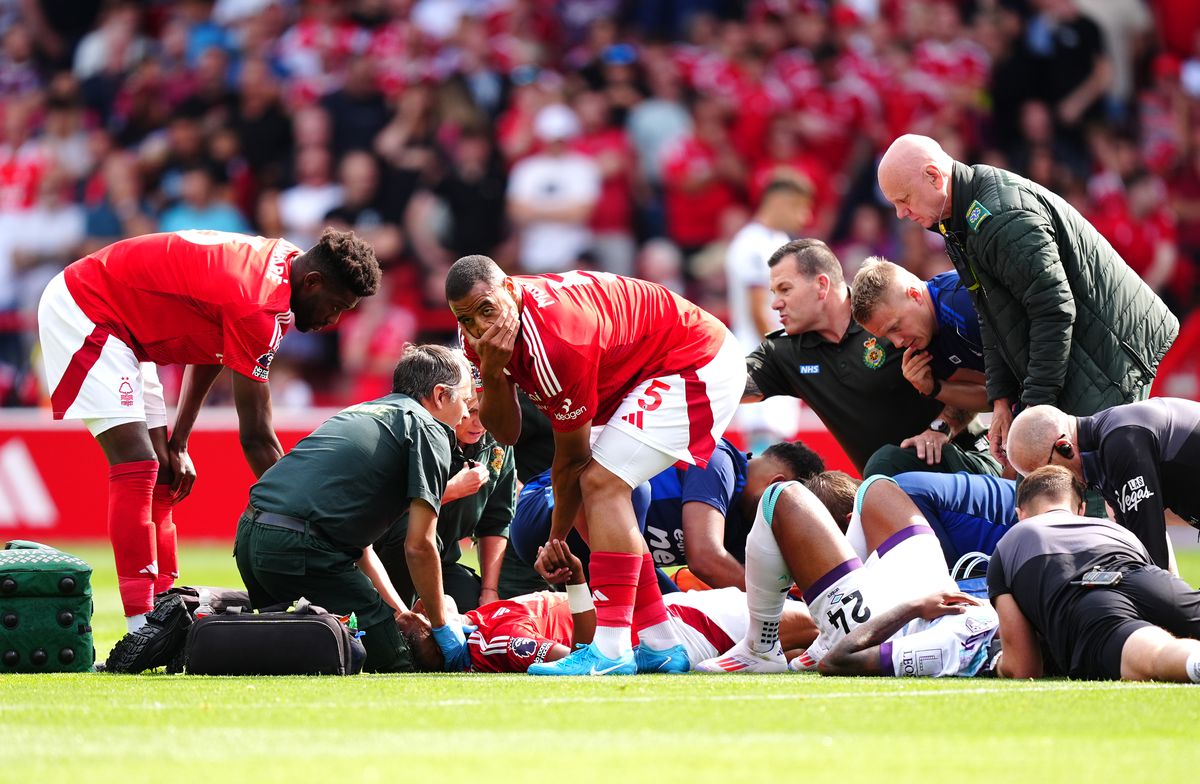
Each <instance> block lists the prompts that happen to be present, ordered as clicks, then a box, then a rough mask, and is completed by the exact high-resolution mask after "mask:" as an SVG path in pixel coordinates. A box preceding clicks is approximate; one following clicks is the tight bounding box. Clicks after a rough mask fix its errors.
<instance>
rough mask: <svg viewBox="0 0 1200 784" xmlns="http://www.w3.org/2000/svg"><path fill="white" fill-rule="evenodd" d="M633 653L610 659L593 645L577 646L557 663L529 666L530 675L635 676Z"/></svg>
mask: <svg viewBox="0 0 1200 784" xmlns="http://www.w3.org/2000/svg"><path fill="white" fill-rule="evenodd" d="M637 671H638V667H637V664H636V663H635V662H634V660H633V652H632V651H630V652H629V653H626V654H624V655H623V656H621V657H620V658H617V659H610V658H608V657H607V656H605V655H604V654H603V653H601V652H600V649H599V648H597V647H596V644H595V643H592V644H591V645H579V646H577V647H576V648H575V651H574V652H573V653H571V654H570V655H569V656H566V657H564V658H562V659H559V660H558V661H552V662H543V663H541V664H531V665H529V674H530V675H636V674H637Z"/></svg>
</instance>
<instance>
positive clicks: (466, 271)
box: [446, 256, 745, 674]
mask: <svg viewBox="0 0 1200 784" xmlns="http://www.w3.org/2000/svg"><path fill="white" fill-rule="evenodd" d="M446 299H447V300H448V301H449V303H450V308H451V310H452V311H453V312H454V314H455V317H456V318H457V319H458V322H459V325H460V328H461V330H462V334H463V341H464V344H465V348H466V352H467V357H468V359H470V360H471V362H472V363H473V364H475V365H476V366H477V367H478V368H479V371H480V375H481V377H482V380H483V389H484V394H483V403H482V405H481V407H480V418H481V419H482V421H483V423H484V425H485V426H486V427H487V429H488V430H489V431H490V432H491V433H492V434H493V435H494V436H496V438H497V439H499V440H500V441H501V442H503V443H509V444H511V443H514V442H515V441H516V439H517V438H518V436H519V435H520V432H521V415H520V408H519V407H518V404H517V397H516V388H517V387H520V388H521V389H522V390H523V391H524V392H525V393H526V394H527V395H528V396H529V399H530V400H532V401H533V403H534V404H535V405H536V406H537V407H538V408H539V409H541V410H542V411H543V412H544V413H545V414H546V415H547V416H548V417H549V419H550V422H551V424H552V425H553V428H554V445H555V455H554V461H553V464H552V466H551V482H552V484H553V486H554V497H555V499H556V504H555V507H554V510H553V513H552V519H551V526H550V539H551V540H557V539H562V538H564V537H565V536H566V533H567V531H568V530H570V528H571V526H572V525H575V524H576V523H577V522H578V523H579V524H580V525H581V527H586V529H587V531H586V533H585V538H588V537H590V543H591V547H592V554H591V564H590V565H591V576H592V584H593V587H595V589H596V596H597V599H598V604H597V624H598V630H597V633H596V638H595V641H594V642H593V644H592V645H589V646H588V647H587V648H584V649H580V650H577V651H576V652H574V653H572V654H571V656H569V657H568V658H567V660H564V663H562V664H561V665H560V666H558V667H555V671H554V672H550V673H545V674H583V673H592V674H608V673H612V674H620V673H623V672H633V671H634V670H635V669H641V670H643V671H647V670H654V671H679V672H683V671H686V669H687V664H686V655H685V653H684V651H683V649H682V646H681V643H680V641H679V639H678V635H677V634H675V632H674V630H673V629H672V627H671V625H670V624H669V623H668V616H667V611H666V608H665V606H664V605H663V601H662V594H661V593H659V590H658V583H657V579H656V577H655V573H654V565H653V563H652V562H651V560H650V554H649V552H648V551H647V550H646V546H645V541H644V539H643V538H642V537H641V535H640V534H639V532H638V527H637V521H636V519H635V517H634V513H633V505H632V498H631V496H632V491H633V488H634V487H637V486H638V485H640V484H641V483H642V482H645V481H647V480H648V479H649V478H650V477H652V476H654V475H655V474H657V473H659V472H660V471H662V470H664V469H666V468H668V467H669V466H671V465H673V464H675V463H678V462H682V463H690V464H694V465H699V466H704V465H706V463H707V461H708V458H709V457H710V456H711V454H712V451H713V449H714V448H715V447H716V440H717V439H718V438H719V437H720V436H721V434H722V433H723V432H724V430H725V426H726V425H727V424H728V423H729V420H730V418H732V416H733V412H734V410H735V409H736V407H737V405H738V403H739V401H740V399H741V395H742V392H743V389H744V380H745V358H744V356H743V355H742V353H741V350H740V349H739V347H738V343H737V341H736V339H735V338H734V337H733V335H732V334H731V333H730V332H729V330H728V329H726V328H725V326H724V325H723V324H721V322H719V321H718V320H717V319H716V318H714V317H713V316H712V315H710V314H708V313H706V312H705V311H703V310H701V309H700V308H698V307H697V306H695V305H694V304H692V303H691V302H688V301H687V300H685V299H683V298H682V297H679V296H677V295H676V294H674V293H672V292H671V291H669V290H668V289H666V288H664V287H662V286H659V285H657V284H654V283H647V282H646V281H641V280H636V279H633V278H624V277H620V276H617V275H612V274H609V273H601V272H577V271H573V272H568V273H564V274H561V275H558V274H548V275H538V276H518V277H509V276H506V275H505V274H504V272H503V271H502V270H501V269H500V268H499V267H498V266H497V265H496V263H495V262H494V261H492V260H491V259H489V258H487V257H486V256H466V257H464V258H462V259H459V260H458V261H457V262H455V264H454V266H453V267H451V269H450V273H449V275H448V276H447V278H446ZM580 512H582V513H583V515H582V517H581V519H580V520H579V521H577V520H576V516H577V514H579V513H580ZM631 626H632V627H633V628H634V630H635V631H636V632H637V634H638V636H639V637H640V638H641V640H642V645H641V646H639V649H638V651H639V652H638V657H637V661H636V662H635V659H634V653H633V651H632V647H631V645H630V627H631ZM677 648H678V650H676V649H677ZM593 660H594V661H593ZM614 662H615V664H614ZM665 663H669V665H668V667H667V670H662V667H663V666H664V664H665ZM593 664H595V666H593ZM602 664H603V666H601V665H602ZM539 666H542V665H539Z"/></svg>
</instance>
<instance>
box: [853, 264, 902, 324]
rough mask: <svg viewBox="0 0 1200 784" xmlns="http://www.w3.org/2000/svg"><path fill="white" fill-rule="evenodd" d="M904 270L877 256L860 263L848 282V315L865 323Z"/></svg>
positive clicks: (886, 296) (900, 277) (888, 293)
mask: <svg viewBox="0 0 1200 784" xmlns="http://www.w3.org/2000/svg"><path fill="white" fill-rule="evenodd" d="M905 272H906V270H905V269H904V268H903V267H901V266H899V265H898V264H893V263H892V262H890V261H888V260H887V259H883V258H880V257H879V256H871V257H870V258H868V259H867V260H866V261H864V262H863V263H862V266H861V267H859V269H858V272H857V273H856V274H855V275H854V282H853V283H851V284H850V315H851V317H852V318H853V319H854V320H855V321H857V322H858V323H859V324H865V323H867V322H868V321H870V320H871V316H872V315H874V314H875V309H876V308H877V307H879V305H880V303H882V302H883V301H884V300H886V299H887V298H888V296H889V295H890V294H891V292H892V290H893V289H894V288H895V284H896V281H898V280H901V279H902V277H903V273H905Z"/></svg>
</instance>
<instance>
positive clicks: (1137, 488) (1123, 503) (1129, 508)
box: [1117, 476, 1155, 514]
mask: <svg viewBox="0 0 1200 784" xmlns="http://www.w3.org/2000/svg"><path fill="white" fill-rule="evenodd" d="M1154 495H1155V494H1154V493H1152V492H1150V489H1149V488H1148V487H1146V478H1145V476H1135V477H1134V478H1133V479H1130V480H1129V481H1128V482H1126V483H1125V485H1124V486H1123V487H1122V488H1121V493H1120V495H1119V496H1118V498H1117V505H1118V506H1120V507H1121V511H1122V512H1123V513H1124V514H1129V513H1130V512H1136V511H1137V508H1138V507H1139V506H1141V505H1142V501H1145V500H1146V499H1148V498H1153V497H1154Z"/></svg>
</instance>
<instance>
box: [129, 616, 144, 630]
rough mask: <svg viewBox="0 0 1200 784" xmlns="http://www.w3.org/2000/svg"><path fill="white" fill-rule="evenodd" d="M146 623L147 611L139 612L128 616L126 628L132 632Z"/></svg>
mask: <svg viewBox="0 0 1200 784" xmlns="http://www.w3.org/2000/svg"><path fill="white" fill-rule="evenodd" d="M145 625H146V613H138V614H137V615H130V616H129V617H127V618H126V619H125V630H126V631H127V632H130V633H133V632H136V631H137V630H138V629H140V628H142V627H143V626H145Z"/></svg>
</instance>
